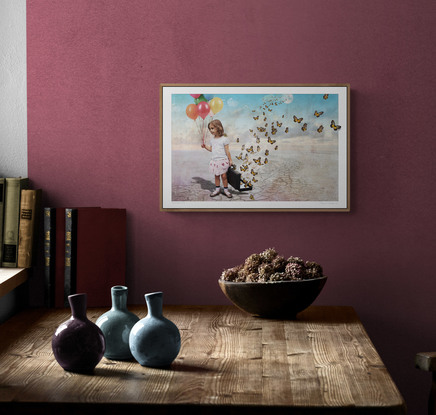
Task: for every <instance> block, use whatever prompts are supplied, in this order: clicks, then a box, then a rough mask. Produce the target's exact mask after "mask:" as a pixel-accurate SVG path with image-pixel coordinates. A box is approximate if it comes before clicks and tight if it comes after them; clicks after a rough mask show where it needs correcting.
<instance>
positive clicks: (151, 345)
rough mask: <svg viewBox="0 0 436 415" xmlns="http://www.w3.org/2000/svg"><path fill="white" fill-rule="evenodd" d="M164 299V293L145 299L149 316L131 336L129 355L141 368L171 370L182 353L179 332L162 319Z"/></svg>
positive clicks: (175, 327)
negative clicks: (130, 354) (165, 368)
mask: <svg viewBox="0 0 436 415" xmlns="http://www.w3.org/2000/svg"><path fill="white" fill-rule="evenodd" d="M162 297H163V293H162V292H155V293H150V294H146V295H145V301H146V303H147V308H148V314H147V316H146V317H145V318H143V319H142V320H139V321H138V322H137V323H136V324H135V325H134V326H133V328H132V330H131V332H130V337H129V345H130V351H131V352H132V355H133V357H134V358H135V359H136V360H137V361H138V362H139V363H140V364H141V365H142V366H148V367H166V366H169V365H170V364H171V363H172V362H173V360H174V359H175V358H176V357H177V355H178V354H179V351H180V346H181V339H180V332H179V329H178V328H177V326H176V325H175V324H174V323H173V322H172V321H170V320H168V319H167V318H165V317H164V316H163V314H162V306H163V299H162Z"/></svg>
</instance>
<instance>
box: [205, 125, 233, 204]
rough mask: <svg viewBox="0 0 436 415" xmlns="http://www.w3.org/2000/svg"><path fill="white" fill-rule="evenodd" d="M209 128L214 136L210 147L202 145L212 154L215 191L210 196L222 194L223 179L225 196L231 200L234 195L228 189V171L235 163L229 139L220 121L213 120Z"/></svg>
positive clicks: (211, 164) (211, 166)
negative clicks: (221, 183) (221, 182)
mask: <svg viewBox="0 0 436 415" xmlns="http://www.w3.org/2000/svg"><path fill="white" fill-rule="evenodd" d="M207 127H208V128H209V131H210V133H211V134H212V135H213V138H212V140H210V146H208V145H206V144H202V145H201V147H202V148H205V149H206V150H208V151H211V152H212V160H211V161H210V164H209V171H210V172H211V173H213V174H214V175H215V190H214V191H213V192H212V193H211V194H210V196H211V197H215V196H217V195H219V194H220V193H221V187H220V177H221V180H222V181H223V186H224V194H225V195H226V196H227V197H228V198H229V199H230V198H231V197H232V194H231V193H230V192H229V189H228V182H227V170H228V168H229V167H230V166H231V165H232V164H233V162H232V156H231V155H230V151H229V139H228V138H227V137H226V136H224V127H223V125H222V124H221V121H220V120H212V121H211V122H210V123H209V125H208V126H207Z"/></svg>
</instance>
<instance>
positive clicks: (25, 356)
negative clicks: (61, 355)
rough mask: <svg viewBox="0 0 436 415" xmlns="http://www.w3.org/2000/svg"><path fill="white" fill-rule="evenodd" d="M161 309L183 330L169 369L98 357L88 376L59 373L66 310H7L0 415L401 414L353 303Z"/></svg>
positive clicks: (94, 314)
mask: <svg viewBox="0 0 436 415" xmlns="http://www.w3.org/2000/svg"><path fill="white" fill-rule="evenodd" d="M130 310H131V311H133V312H135V313H136V314H137V315H138V316H139V317H140V318H142V317H144V316H145V314H146V310H145V306H144V307H130ZM105 311H107V310H105V309H90V310H88V318H89V319H90V320H92V321H96V319H97V318H98V317H99V316H100V315H101V314H102V313H103V312H105ZM164 315H165V316H166V317H167V318H169V319H170V320H172V321H173V322H174V323H175V324H176V325H177V326H178V328H179V330H180V333H181V337H182V347H181V350H180V353H179V355H178V356H177V358H176V360H175V361H174V362H173V364H172V365H171V367H170V368H167V369H152V368H146V367H142V366H140V365H139V364H138V363H136V362H135V361H134V360H131V361H127V362H125V361H124V362H121V361H113V360H108V359H106V358H103V359H102V361H101V362H100V363H99V364H98V365H97V367H96V369H95V372H94V374H93V375H82V374H75V373H70V372H66V371H64V370H63V369H62V368H61V367H60V366H59V365H58V364H57V362H56V361H55V359H54V357H53V354H52V350H51V337H52V335H53V333H54V331H55V329H56V327H57V326H58V325H59V324H61V323H62V322H63V321H65V320H67V319H68V318H69V316H70V313H69V310H66V309H65V310H64V309H61V310H46V309H35V310H27V311H25V312H22V313H21V314H19V315H17V316H15V317H13V318H12V319H10V320H9V321H7V322H6V323H4V324H3V325H0V361H1V365H0V413H6V412H3V411H6V410H8V411H10V413H26V414H39V413H44V414H49V413H62V414H69V413H81V414H87V413H95V411H96V410H101V411H106V412H107V413H109V414H118V413H120V414H121V413H124V414H125V412H126V411H127V410H128V411H129V412H130V413H132V414H136V413H141V414H148V413H150V414H173V413H179V412H180V410H182V409H187V410H189V412H190V413H191V414H203V413H204V414H212V415H213V414H215V413H226V414H233V413H235V414H236V413H238V414H241V413H250V414H273V415H274V414H282V413H283V414H284V413H286V414H315V413H322V414H405V413H406V409H405V404H404V401H403V399H402V397H401V394H400V393H399V391H398V389H397V388H396V386H395V384H394V382H393V381H392V379H391V377H390V376H389V373H388V372H387V370H386V368H385V366H384V365H383V362H382V361H381V359H380V357H379V355H378V353H377V351H376V349H375V348H374V346H373V344H372V343H371V340H370V339H369V337H368V335H367V333H366V332H365V329H364V328H363V326H362V324H361V323H360V321H359V319H358V317H357V315H356V314H355V312H354V310H353V309H352V308H351V307H315V306H313V307H310V308H309V309H307V310H306V311H304V312H303V313H301V314H299V316H298V319H297V320H289V321H287V320H269V319H260V318H256V317H252V316H250V315H248V314H246V313H244V312H243V311H240V310H238V309H236V308H235V307H232V306H167V307H165V308H164Z"/></svg>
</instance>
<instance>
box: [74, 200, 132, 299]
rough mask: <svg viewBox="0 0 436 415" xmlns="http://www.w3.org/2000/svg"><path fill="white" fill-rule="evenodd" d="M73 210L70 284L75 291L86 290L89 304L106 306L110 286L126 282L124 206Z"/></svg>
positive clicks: (82, 291)
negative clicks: (73, 228) (73, 248)
mask: <svg viewBox="0 0 436 415" xmlns="http://www.w3.org/2000/svg"><path fill="white" fill-rule="evenodd" d="M76 212H77V218H76V220H77V222H76V228H75V231H76V235H75V236H74V235H72V236H71V239H72V241H73V243H75V255H74V254H73V255H72V256H71V260H70V261H71V267H72V270H73V272H71V274H70V275H71V283H72V285H75V289H76V292H77V293H87V298H88V300H87V303H88V306H89V307H108V306H110V305H111V287H113V286H114V285H125V283H126V218H127V215H126V209H115V208H76ZM73 252H74V251H73ZM71 291H72V290H71Z"/></svg>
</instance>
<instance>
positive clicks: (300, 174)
mask: <svg viewBox="0 0 436 415" xmlns="http://www.w3.org/2000/svg"><path fill="white" fill-rule="evenodd" d="M254 148H255V149H256V146H254ZM265 150H268V151H269V154H268V157H265ZM230 151H231V154H232V159H233V162H234V163H235V164H236V166H237V169H238V170H240V167H241V165H244V166H248V168H247V170H246V171H245V172H243V176H242V177H244V178H245V179H246V180H247V181H248V180H249V181H251V184H252V185H253V190H251V191H244V192H240V191H237V190H235V189H233V188H232V187H231V186H229V189H230V191H231V193H232V195H233V199H227V197H226V196H225V195H223V194H222V195H220V196H217V197H215V198H211V197H210V193H211V192H212V191H213V190H214V189H215V184H214V177H213V175H212V174H211V173H210V172H209V161H210V154H211V153H209V152H208V151H206V150H204V149H201V148H199V149H198V150H197V149H193V150H174V151H173V153H172V200H173V201H211V200H216V201H224V200H229V201H231V200H239V201H245V200H246V201H249V200H250V197H251V200H258V201H333V200H337V199H338V156H337V152H336V151H325V149H322V148H318V147H316V146H307V147H306V148H302V147H301V146H299V147H295V148H293V147H292V145H288V146H287V147H286V148H284V147H283V146H282V147H281V149H278V150H276V151H275V150H274V146H268V147H263V148H262V149H260V150H259V151H256V150H254V151H253V152H252V153H249V154H248V160H247V161H246V162H245V163H243V162H242V161H241V160H238V159H237V156H241V155H242V157H244V158H245V156H246V155H247V152H246V151H241V147H240V146H239V144H237V143H232V144H231V145H230ZM259 157H261V163H262V165H258V164H256V163H255V162H254V161H253V160H258V158H259ZM265 158H267V159H268V163H267V164H265V163H264V161H265ZM254 180H256V182H254Z"/></svg>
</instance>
